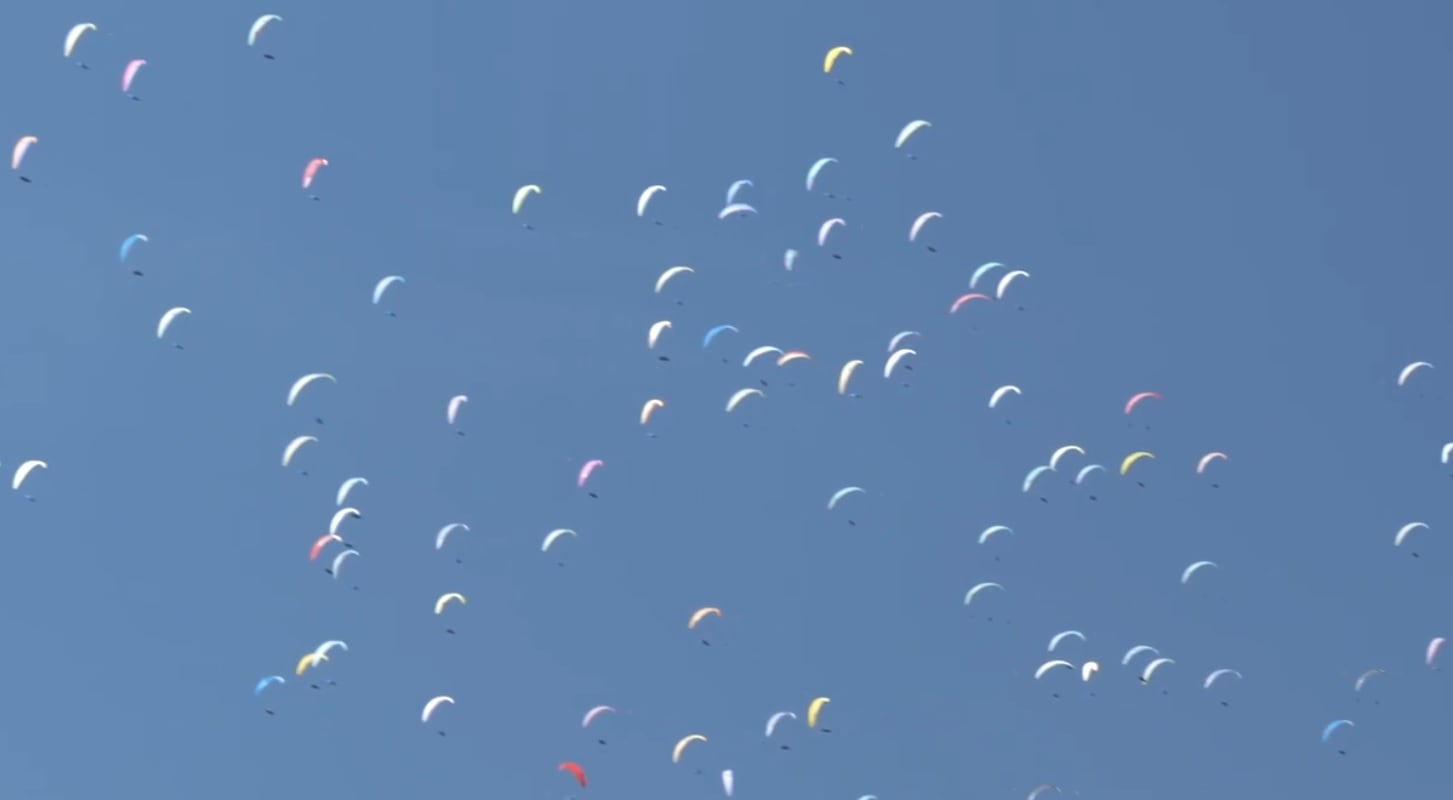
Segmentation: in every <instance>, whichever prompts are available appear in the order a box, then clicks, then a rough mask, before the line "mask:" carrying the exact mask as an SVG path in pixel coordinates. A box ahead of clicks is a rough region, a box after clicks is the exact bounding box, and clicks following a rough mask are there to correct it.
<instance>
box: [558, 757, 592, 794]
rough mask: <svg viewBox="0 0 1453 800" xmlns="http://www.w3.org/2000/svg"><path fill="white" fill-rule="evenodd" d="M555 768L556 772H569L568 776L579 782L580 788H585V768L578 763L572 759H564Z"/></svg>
mask: <svg viewBox="0 0 1453 800" xmlns="http://www.w3.org/2000/svg"><path fill="white" fill-rule="evenodd" d="M555 769H556V771H558V772H568V773H570V776H571V777H573V778H575V782H576V783H578V784H580V786H581V788H585V770H584V769H583V768H581V766H580V765H579V764H577V763H575V762H574V761H565V762H563V763H561V764H560V766H558V767H556V768H555Z"/></svg>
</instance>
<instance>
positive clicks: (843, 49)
mask: <svg viewBox="0 0 1453 800" xmlns="http://www.w3.org/2000/svg"><path fill="white" fill-rule="evenodd" d="M852 54H853V48H851V47H848V46H847V45H841V44H840V45H838V46H836V47H834V48H832V49H830V50H828V51H827V55H825V56H823V57H822V74H824V75H831V74H832V68H833V67H835V66H837V60H838V59H839V58H842V57H843V56H850V55H852ZM839 83H841V81H839Z"/></svg>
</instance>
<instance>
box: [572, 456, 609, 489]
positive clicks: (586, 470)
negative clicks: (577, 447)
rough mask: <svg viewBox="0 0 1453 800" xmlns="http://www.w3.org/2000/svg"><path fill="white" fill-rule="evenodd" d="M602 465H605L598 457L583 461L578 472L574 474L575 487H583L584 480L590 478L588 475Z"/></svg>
mask: <svg viewBox="0 0 1453 800" xmlns="http://www.w3.org/2000/svg"><path fill="white" fill-rule="evenodd" d="M603 466H605V462H604V461H602V460H600V459H598V458H592V459H591V460H589V461H587V462H585V464H584V465H583V466H581V467H580V473H579V474H578V475H576V476H575V485H576V487H578V488H581V489H583V488H585V482H586V481H588V480H590V476H591V475H592V474H593V473H594V472H595V471H596V470H598V469H600V468H601V467H603Z"/></svg>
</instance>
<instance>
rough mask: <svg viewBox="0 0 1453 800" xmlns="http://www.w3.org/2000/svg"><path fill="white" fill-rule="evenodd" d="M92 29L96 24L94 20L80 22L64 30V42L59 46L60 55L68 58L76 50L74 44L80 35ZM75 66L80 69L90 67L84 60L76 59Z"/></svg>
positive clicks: (94, 28)
mask: <svg viewBox="0 0 1453 800" xmlns="http://www.w3.org/2000/svg"><path fill="white" fill-rule="evenodd" d="M94 30H96V24H95V23H94V22H82V23H80V24H77V25H73V26H71V29H70V30H69V31H67V32H66V41H65V44H64V45H62V46H61V55H62V56H64V57H65V58H70V57H71V54H72V53H74V52H75V50H76V44H77V43H78V42H80V41H81V36H82V35H84V34H85V33H86V32H87V31H94ZM76 66H78V67H80V68H81V69H90V67H88V66H86V62H84V61H77V62H76Z"/></svg>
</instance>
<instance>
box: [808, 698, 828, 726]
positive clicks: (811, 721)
mask: <svg viewBox="0 0 1453 800" xmlns="http://www.w3.org/2000/svg"><path fill="white" fill-rule="evenodd" d="M831 702H832V698H831V697H819V698H816V699H814V700H813V701H812V702H811V703H808V704H807V727H809V728H816V727H817V715H818V714H821V713H822V707H823V706H825V705H827V704H828V703H831Z"/></svg>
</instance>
